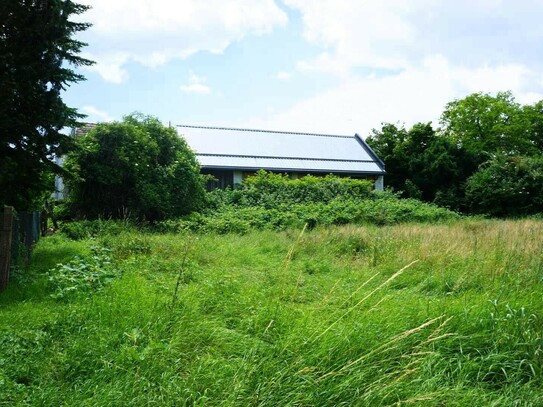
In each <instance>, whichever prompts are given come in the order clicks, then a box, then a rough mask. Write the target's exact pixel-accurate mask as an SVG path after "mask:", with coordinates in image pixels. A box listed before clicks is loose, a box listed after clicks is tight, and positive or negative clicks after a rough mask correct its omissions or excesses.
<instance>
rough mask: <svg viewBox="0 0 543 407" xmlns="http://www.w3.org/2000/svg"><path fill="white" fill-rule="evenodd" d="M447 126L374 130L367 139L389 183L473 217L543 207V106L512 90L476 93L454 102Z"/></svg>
mask: <svg viewBox="0 0 543 407" xmlns="http://www.w3.org/2000/svg"><path fill="white" fill-rule="evenodd" d="M441 124H442V126H443V127H442V128H440V129H437V130H435V129H433V128H432V126H431V124H430V123H417V124H415V125H414V126H412V128H411V129H409V130H407V129H405V128H404V127H403V126H398V125H395V124H390V123H385V124H383V126H382V128H381V129H380V130H375V129H374V130H373V132H372V134H371V135H370V136H369V137H368V138H367V142H368V144H369V145H370V146H371V147H372V148H373V149H374V150H375V152H376V153H377V154H378V155H379V156H380V157H381V159H382V160H383V161H384V162H385V164H386V169H387V176H386V178H385V179H386V185H388V186H389V187H391V188H393V189H394V190H395V191H398V192H399V193H400V194H401V195H402V196H404V197H411V198H418V199H422V200H424V201H427V202H434V203H436V204H439V205H444V206H447V207H449V208H453V209H456V210H461V211H465V212H475V213H488V214H492V215H496V216H511V215H515V216H516V215H521V214H528V213H535V212H537V210H540V209H538V208H540V205H539V204H538V203H537V202H538V201H537V200H538V199H540V198H538V197H539V195H538V194H537V193H536V191H535V190H534V189H533V186H534V185H536V189H537V188H538V187H539V182H540V181H539V175H540V174H539V173H540V171H541V161H540V159H539V157H541V155H542V153H543V101H540V102H538V103H535V104H534V105H521V104H519V103H517V102H516V101H515V99H514V97H513V95H512V94H511V93H510V92H500V93H498V94H497V95H496V96H492V95H490V94H484V93H474V94H472V95H468V96H466V97H465V98H463V99H459V100H455V101H453V102H450V103H448V104H447V105H446V107H445V110H444V112H443V114H442V116H441ZM532 158H533V159H532ZM527 191H528V192H527ZM500 200H501V201H500ZM502 201H503V202H502ZM510 205H512V206H514V207H515V208H511V207H509V206H510Z"/></svg>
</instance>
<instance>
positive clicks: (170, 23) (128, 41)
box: [65, 0, 543, 136]
mask: <svg viewBox="0 0 543 407" xmlns="http://www.w3.org/2000/svg"><path fill="white" fill-rule="evenodd" d="M79 2H80V3H83V4H88V5H90V6H91V7H92V9H91V10H89V11H87V12H86V13H85V14H83V15H82V16H81V17H80V19H81V20H83V21H87V22H91V23H92V24H93V26H92V27H91V28H90V29H89V30H87V31H86V32H84V33H82V34H81V35H80V36H79V38H80V39H82V40H84V41H86V42H88V43H89V46H88V47H87V48H85V52H84V56H86V57H89V58H91V59H93V60H95V61H96V62H97V63H96V65H94V66H93V67H90V68H86V69H85V70H84V72H83V73H84V74H85V76H86V77H87V81H85V82H82V83H79V84H75V85H72V86H71V88H69V90H68V91H67V92H66V94H65V101H66V102H67V103H68V105H70V106H74V107H77V108H78V109H79V110H80V111H81V112H83V113H86V114H87V115H88V118H87V119H86V120H88V121H107V120H118V119H120V118H121V117H122V116H123V115H125V114H127V113H130V112H133V111H140V112H142V113H146V114H151V115H154V116H157V117H158V118H159V119H160V120H162V121H163V122H164V123H168V122H171V123H172V124H196V125H209V126H226V127H249V128H263V129H276V130H295V131H308V132H319V133H332V134H354V133H359V134H361V135H363V136H366V135H368V134H369V132H370V131H371V129H372V128H376V127H379V126H380V124H381V123H382V122H393V123H396V122H399V123H405V124H406V125H407V126H409V125H411V124H413V123H415V122H418V121H422V122H426V121H433V123H434V124H435V125H436V126H437V125H438V119H439V115H440V113H441V112H442V111H443V107H444V105H445V104H446V103H447V102H448V101H451V100H454V99H457V98H462V97H464V96H466V95H468V94H470V93H472V92H479V91H483V92H491V93H494V92H497V91H501V90H504V91H505V90H511V91H512V92H513V94H514V95H515V97H516V99H517V101H519V102H521V103H534V102H535V101H538V100H541V99H543V58H541V55H543V24H541V17H542V16H543V1H542V0H517V1H511V0H507V1H506V0H503V1H500V0H456V1H448V0H381V1H377V0H353V1H351V0H79Z"/></svg>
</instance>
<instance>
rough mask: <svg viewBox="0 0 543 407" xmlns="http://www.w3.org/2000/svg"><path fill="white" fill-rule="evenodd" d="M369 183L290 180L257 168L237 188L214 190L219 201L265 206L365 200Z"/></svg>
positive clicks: (369, 191)
mask: <svg viewBox="0 0 543 407" xmlns="http://www.w3.org/2000/svg"><path fill="white" fill-rule="evenodd" d="M372 190H373V183H372V182H370V181H367V180H359V179H351V178H340V177H337V176H333V175H327V176H325V177H316V176H312V175H308V176H305V177H303V178H300V179H295V180H291V179H289V177H288V176H287V175H286V174H275V173H272V172H266V171H259V172H257V174H256V175H255V176H252V177H248V178H247V179H245V180H244V181H243V183H242V184H241V186H240V188H239V189H236V190H233V191H232V190H227V191H220V192H216V193H217V194H222V195H223V197H222V202H223V203H226V204H231V205H234V206H238V207H253V206H261V207H265V208H268V209H272V208H277V206H278V205H281V204H284V205H287V204H308V203H328V202H330V201H332V200H334V199H336V198H338V197H341V198H343V199H356V200H360V199H366V198H370V197H371V196H372Z"/></svg>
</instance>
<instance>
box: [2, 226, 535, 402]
mask: <svg viewBox="0 0 543 407" xmlns="http://www.w3.org/2000/svg"><path fill="white" fill-rule="evenodd" d="M542 253H543V222H542V221H535V220H525V221H485V220H477V221H475V220H463V221H455V222H452V223H450V224H441V225H417V224H411V225H399V226H387V227H369V226H368V227H360V226H356V227H355V226H343V227H330V228H326V229H325V228H316V229H314V230H311V231H302V230H289V231H285V232H273V231H258V232H257V231H255V232H249V233H246V234H244V235H235V234H225V235H217V234H200V235H197V234H183V235H174V234H152V233H143V232H141V233H136V232H133V231H126V232H121V233H116V234H111V235H104V236H99V237H98V238H96V239H92V240H81V241H72V240H68V239H67V238H64V237H62V236H61V235H57V236H53V237H48V238H44V239H42V240H41V241H40V242H39V244H38V245H37V247H36V248H35V251H34V255H33V258H32V263H31V264H30V266H29V268H28V269H27V270H22V271H19V272H17V273H16V274H15V276H14V278H13V280H14V281H13V282H12V284H11V286H10V287H9V288H8V290H7V291H5V292H4V293H2V294H0V405H10V406H11V405H40V406H61V405H70V406H71V405H73V406H140V405H141V406H143V405H145V406H147V405H155V406H180V405H201V406H216V405H241V406H243V405H266V406H284V405H296V406H341V405H344V406H350V405H362V406H366V405H367V406H379V405H431V406H465V405H468V406H491V405H493V406H514V405H518V406H529V405H533V406H540V405H543V254H542ZM74 256H78V259H75V260H74ZM59 263H62V265H60V266H59V265H58V264H59Z"/></svg>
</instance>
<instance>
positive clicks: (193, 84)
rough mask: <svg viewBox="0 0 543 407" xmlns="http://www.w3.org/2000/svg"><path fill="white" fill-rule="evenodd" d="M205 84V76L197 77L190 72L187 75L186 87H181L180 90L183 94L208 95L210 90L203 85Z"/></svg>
mask: <svg viewBox="0 0 543 407" xmlns="http://www.w3.org/2000/svg"><path fill="white" fill-rule="evenodd" d="M205 82H207V78H206V77H205V76H198V75H196V74H195V73H194V72H192V71H191V72H190V73H189V83H188V84H187V85H181V86H180V89H181V90H182V91H183V92H185V93H195V94H199V95H209V94H210V93H211V88H210V87H209V86H207V85H205Z"/></svg>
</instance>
